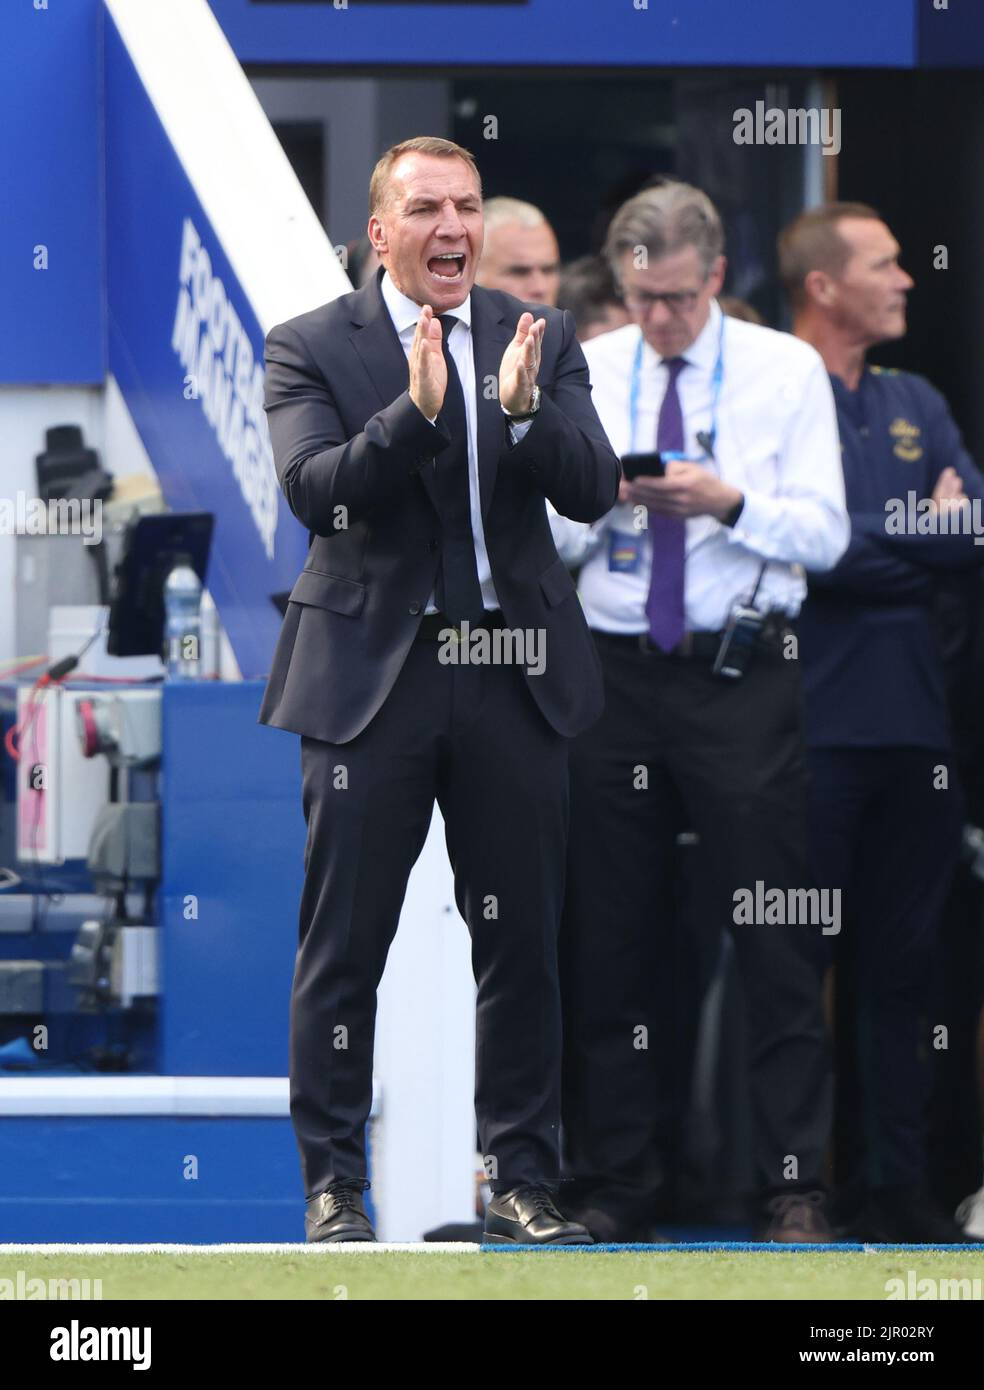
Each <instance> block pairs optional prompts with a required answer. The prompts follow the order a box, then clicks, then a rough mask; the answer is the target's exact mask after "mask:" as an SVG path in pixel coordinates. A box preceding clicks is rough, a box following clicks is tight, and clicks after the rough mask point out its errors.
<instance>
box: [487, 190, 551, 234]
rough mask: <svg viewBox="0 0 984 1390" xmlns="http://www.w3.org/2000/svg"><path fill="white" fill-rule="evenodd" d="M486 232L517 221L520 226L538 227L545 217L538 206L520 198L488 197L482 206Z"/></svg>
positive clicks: (544, 220)
mask: <svg viewBox="0 0 984 1390" xmlns="http://www.w3.org/2000/svg"><path fill="white" fill-rule="evenodd" d="M482 214H483V216H484V218H485V230H486V232H491V231H494V230H495V228H496V227H503V226H505V225H506V223H507V222H518V223H519V225H520V226H521V227H540V226H542V225H543V223H545V222H546V220H547V219H546V218H545V217H544V215H543V213H542V212H541V211H540V209H539V208H538V207H534V206H533V204H532V203H524V202H523V201H522V199H521V198H488V199H486V202H485V205H484V207H483V208H482Z"/></svg>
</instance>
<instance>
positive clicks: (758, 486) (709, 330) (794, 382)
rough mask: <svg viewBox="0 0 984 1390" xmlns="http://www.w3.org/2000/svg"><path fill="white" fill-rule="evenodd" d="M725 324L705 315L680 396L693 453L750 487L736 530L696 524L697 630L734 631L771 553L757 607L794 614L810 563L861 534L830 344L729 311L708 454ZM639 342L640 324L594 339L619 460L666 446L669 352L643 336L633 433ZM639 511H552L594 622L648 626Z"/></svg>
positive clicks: (594, 379)
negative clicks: (829, 366) (847, 484)
mask: <svg viewBox="0 0 984 1390" xmlns="http://www.w3.org/2000/svg"><path fill="white" fill-rule="evenodd" d="M721 324H722V314H721V310H720V308H719V306H718V304H717V302H716V301H715V302H714V303H713V304H712V305H711V312H710V316H709V318H708V321H707V324H706V325H705V326H704V328H703V330H702V331H701V333H700V334H699V335H698V337H697V338H696V339H695V340H694V342H693V343H691V345H690V347H689V348H687V349H686V351H685V352H684V353H683V354H682V356H683V357H684V358H685V359H686V361H687V366H686V367H684V368H683V370H682V371H681V372H680V373H679V376H678V377H677V391H678V392H679V396H680V406H681V410H682V413H683V421H684V436H685V437H684V448H685V452H686V454H687V457H688V458H691V459H693V460H695V461H697V462H704V463H705V466H706V467H708V468H711V469H714V470H715V471H716V472H717V473H718V475H719V476H720V477H721V478H723V479H724V481H725V482H728V483H731V484H733V486H735V487H736V488H739V489H740V490H741V492H742V493H743V494H744V497H745V505H744V507H743V508H742V512H741V515H740V517H739V518H738V522H737V524H736V525H735V526H734V527H733V528H732V527H728V526H725V525H724V524H723V523H722V522H719V521H716V520H715V519H714V518H713V517H709V516H699V517H690V518H688V520H687V523H686V555H687V558H686V570H685V583H684V612H685V620H686V625H687V628H688V629H689V630H692V631H718V630H719V629H721V628H723V627H724V626H725V623H726V621H727V618H728V613H729V612H730V610H731V607H732V605H733V604H734V603H735V602H736V600H739V599H744V600H747V599H749V598H750V596H751V594H752V590H753V589H754V587H755V581H756V579H757V578H758V574H759V570H760V568H761V565H762V561H763V560H768V561H769V562H770V563H769V566H768V569H767V570H766V572H765V577H764V578H763V580H762V583H761V585H760V587H759V591H758V595H757V598H756V607H758V608H760V609H768V608H777V609H782V610H783V611H785V612H786V613H788V614H789V615H790V616H791V617H794V616H795V615H796V614H797V613H798V612H799V609H800V605H801V603H802V601H803V599H804V597H805V595H806V580H805V577H804V574H803V568H804V567H805V568H806V569H816V570H824V569H830V568H831V567H832V566H833V565H835V564H836V563H837V561H838V559H839V558H840V556H841V555H842V554H843V553H844V551H845V549H846V548H847V543H848V540H849V539H850V522H849V520H848V515H847V510H846V507H845V502H844V476H843V473H842V470H841V462H840V456H841V455H840V440H839V436H838V430H837V411H836V407H835V405H834V398H833V392H832V390H831V387H830V380H829V378H828V376H827V370H826V368H825V367H824V364H823V360H822V359H821V357H820V355H819V353H817V352H816V351H815V350H814V349H813V348H812V347H810V346H809V345H808V344H807V343H804V342H801V341H800V340H799V339H798V338H794V337H792V336H791V335H790V334H788V333H777V332H775V331H774V330H773V329H771V328H762V327H760V326H759V325H757V324H751V323H745V322H744V321H743V320H740V319H732V318H728V319H727V320H725V324H724V340H723V376H722V380H721V392H720V397H719V401H718V408H717V422H716V423H717V437H716V439H715V441H714V454H715V458H714V459H713V460H712V459H704V450H703V449H702V448H701V446H700V445H699V444H698V442H697V435H698V433H701V432H708V433H709V432H710V430H711V423H712V421H711V417H712V401H713V377H714V368H715V364H716V362H717V357H718V345H719V340H720V333H721ZM640 338H641V329H640V328H639V327H638V326H637V325H635V324H629V325H628V326H627V327H625V328H618V329H616V330H615V331H614V332H612V333H603V334H601V335H600V336H599V337H597V338H592V339H591V340H590V341H589V342H586V343H584V344H583V348H584V355H585V357H586V358H587V362H588V368H589V370H590V373H591V386H592V400H593V401H594V405H595V409H596V410H597V412H598V415H599V416H600V418H601V423H602V425H603V426H604V428H605V432H606V433H607V435H608V438H609V440H610V441H611V445H612V448H613V449H614V450H615V452H616V453H617V454H618V455H619V456H620V457H621V456H622V455H623V454H627V453H630V452H634V453H645V452H648V451H651V450H654V449H655V448H656V433H657V423H658V420H659V411H660V406H661V404H662V401H663V396H664V394H665V392H666V385H667V379H668V376H669V373H668V370H667V368H666V367H665V366H664V365H663V359H662V358H661V357H660V356H659V355H658V354H657V353H656V352H654V351H653V350H652V348H650V347H649V345H648V343H643V350H642V363H641V371H640V375H639V399H638V410H637V418H636V428H635V439H634V441H633V440H632V439H631V433H632V431H631V422H630V418H629V417H630V411H629V404H630V391H631V383H632V364H633V360H634V358H635V355H636V353H637V351H638V348H639V342H640ZM636 515H637V513H636V511H635V509H634V507H633V505H632V504H631V503H625V502H623V503H616V505H615V506H614V507H613V508H612V510H611V511H610V512H609V513H608V514H607V515H606V516H604V517H602V518H601V520H600V521H596V522H594V523H591V524H588V523H586V522H576V521H570V520H569V519H567V518H566V517H560V516H558V515H557V513H556V512H555V511H554V510H553V508H550V525H551V529H552V530H553V534H554V541H555V543H556V545H557V549H558V550H559V552H560V554H561V555H562V556H563V557H564V559H565V560H566V561H567V563H568V564H569V565H572V566H574V565H577V564H582V565H583V568H582V569H581V574H580V579H579V585H578V590H579V593H580V596H581V602H582V604H583V606H584V612H585V616H586V618H587V620H588V624H589V626H590V627H594V628H599V629H600V630H602V631H605V632H622V633H635V632H645V631H646V630H647V629H648V622H647V620H646V599H647V596H648V593H649V578H650V572H651V569H652V543H651V540H650V537H649V534H648V532H647V530H646V529H645V527H644V526H643V528H642V529H641V530H640V529H637V526H636ZM642 515H643V517H644V516H645V513H643V514H642ZM613 564H614V565H615V566H616V568H612V565H613Z"/></svg>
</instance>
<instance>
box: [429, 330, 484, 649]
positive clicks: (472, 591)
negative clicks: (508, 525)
mask: <svg viewBox="0 0 984 1390" xmlns="http://www.w3.org/2000/svg"><path fill="white" fill-rule="evenodd" d="M439 322H440V325H441V334H442V338H441V349H442V351H443V353H444V360H445V362H446V363H447V368H448V389H447V391H446V392H445V393H444V405H443V407H442V408H441V414H440V419H442V420H443V421H444V424H445V425H446V426H447V429H448V433H449V434H450V435H451V443H450V444H449V445H448V447H447V448H446V449H442V450H441V452H440V453H439V454H438V455H437V456H436V467H435V481H436V485H437V494H438V499H439V511H440V515H441V529H442V533H443V534H442V543H441V568H440V570H439V571H438V575H437V584H436V586H435V598H436V600H437V606H438V607H439V608H440V610H441V612H442V613H445V614H447V616H448V617H449V618H450V619H452V621H453V622H454V623H456V624H458V623H461V622H463V621H464V620H465V619H467V620H468V621H469V622H470V623H480V622H481V621H482V619H483V617H484V615H485V606H484V604H483V603H482V587H481V585H480V584H479V582H478V566H477V564H476V563H475V537H474V535H473V534H472V526H471V495H470V492H469V488H468V421H467V417H466V416H465V396H464V392H463V391H462V389H461V378H460V377H459V376H458V369H457V367H455V365H454V358H453V357H452V356H451V352H450V350H449V348H448V339H449V338H450V337H451V330H452V328H453V327H454V326H455V324H456V323H457V322H458V320H457V319H456V318H455V317H454V315H453V314H442V315H441V316H440V319H439Z"/></svg>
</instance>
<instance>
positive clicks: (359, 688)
mask: <svg viewBox="0 0 984 1390" xmlns="http://www.w3.org/2000/svg"><path fill="white" fill-rule="evenodd" d="M381 278H382V273H381V272H380V274H379V275H378V276H377V277H376V279H375V280H373V281H371V282H370V283H369V284H368V285H366V286H365V287H364V288H363V289H361V290H359V291H357V292H355V293H353V294H346V295H342V296H341V297H340V298H339V299H335V300H333V301H332V302H331V303H329V304H323V305H321V307H320V308H317V309H313V310H311V311H310V312H309V313H306V314H301V315H300V316H299V317H297V318H295V319H291V320H290V321H289V322H288V323H283V324H278V325H277V326H276V327H275V328H272V329H271V330H270V332H269V334H268V335H267V339H266V354H265V358H266V402H265V409H266V412H267V419H268V421H269V426H270V436H271V440H272V443H273V455H274V460H275V463H276V468H277V476H278V478H279V480H280V485H281V487H282V488H283V491H284V495H285V497H286V498H287V502H288V504H289V506H290V509H291V511H292V512H293V513H294V515H295V516H296V517H297V518H298V520H299V521H301V522H302V523H303V524H304V525H305V526H306V527H307V528H308V531H309V532H310V533H311V548H310V551H309V554H308V559H307V562H306V564H305V566H304V569H303V570H302V572H301V574H300V575H299V576H298V579H297V582H296V583H295V585H294V587H293V589H292V591H291V595H290V602H289V603H288V605H287V613H286V616H285V617H284V621H283V627H282V628H281V631H280V636H279V638H278V641H277V646H276V650H275V652H274V657H273V665H272V668H271V671H270V677H269V681H268V683H267V687H266V690H265V692H264V696H263V702H262V705H261V708H260V714H259V722H260V723H262V724H270V725H273V726H274V727H276V728H279V729H290V730H292V731H293V732H294V733H299V734H305V735H308V736H309V737H311V738H318V739H324V740H326V741H328V742H331V743H347V742H348V741H349V740H350V739H353V738H355V737H356V735H357V734H359V733H360V732H361V731H362V730H363V729H364V728H365V727H366V725H367V724H368V723H369V721H370V720H371V719H372V717H373V716H374V715H375V714H376V712H377V711H378V710H379V708H380V706H381V705H382V703H383V701H384V700H385V699H386V696H387V695H388V694H389V691H390V690H391V688H392V686H393V683H394V681H395V680H396V678H397V676H398V675H399V672H400V669H401V667H402V666H403V662H404V660H405V659H406V655H407V652H408V651H409V649H410V645H411V643H412V642H413V640H414V636H415V634H416V631H417V628H418V626H419V623H420V618H421V615H422V614H423V612H424V610H425V608H426V606H427V600H428V598H429V597H430V594H431V591H432V590H433V587H434V582H435V578H436V575H437V567H438V563H439V560H440V538H441V523H440V518H439V515H438V512H437V509H436V506H435V502H434V491H433V489H434V483H433V466H434V465H433V460H434V458H435V456H436V455H437V454H439V453H440V451H441V450H442V449H444V448H446V447H447V445H448V443H449V442H450V437H449V435H448V433H447V431H446V429H445V428H444V426H443V421H439V422H438V423H437V424H436V425H431V424H430V423H429V422H428V421H427V420H426V419H425V418H424V416H423V415H421V413H420V411H419V410H418V409H417V407H416V406H415V405H414V404H413V402H412V401H411V400H410V396H409V392H408V382H409V371H408V366H407V360H406V356H405V354H404V351H403V348H402V347H401V345H400V340H399V338H398V337H397V333H396V330H395V328H394V327H393V323H392V320H391V319H390V316H389V313H388V312H387V309H386V306H385V304H384V302H383V298H382V294H381V292H380V289H379V280H380V279H381ZM526 309H531V310H534V311H535V313H536V314H537V316H539V317H545V318H546V320H547V327H546V332H545V333H544V337H543V351H542V357H541V366H540V373H539V378H538V380H539V383H540V387H541V390H542V405H541V408H540V411H539V414H538V415H537V416H536V418H535V419H534V421H533V423H532V425H531V426H530V429H529V430H528V432H527V434H526V437H525V438H524V439H523V440H521V441H520V443H519V444H517V445H515V446H514V445H512V443H511V441H510V439H509V435H508V433H507V427H506V423H505V418H504V416H503V414H502V409H501V407H500V405H499V402H498V400H497V399H495V398H494V397H493V398H492V399H486V395H487V394H491V393H489V392H487V391H486V383H487V382H488V381H491V382H493V383H496V382H497V381H498V375H499V363H500V361H501V359H502V354H503V352H504V351H505V347H506V344H507V343H508V342H509V341H510V339H511V338H512V336H513V334H514V333H515V330H516V323H517V322H518V320H519V317H520V315H521V314H522V313H523V311H524V310H526ZM472 335H473V346H474V352H475V380H476V384H477V398H478V460H479V477H480V492H481V503H482V518H483V525H484V530H485V539H486V544H487V547H488V553H489V560H490V563H491V567H492V578H493V582H494V584H495V589H496V593H497V595H498V597H499V602H500V604H501V606H502V611H503V614H504V616H505V620H506V622H507V624H508V625H509V626H510V627H517V628H534V629H544V630H545V639H541V640H544V641H545V648H544V650H545V669H544V671H543V673H542V674H541V675H527V676H526V680H527V683H528V685H529V688H530V691H531V692H532V694H533V698H534V699H535V701H536V703H537V705H538V706H539V708H540V710H541V711H542V713H543V715H544V716H545V718H546V719H547V720H548V721H549V723H550V724H551V725H552V727H553V728H554V729H555V730H556V731H557V732H558V733H561V734H564V735H568V736H570V735H573V734H576V733H579V732H580V731H581V730H582V729H584V728H586V727H587V726H588V725H589V724H592V723H593V722H594V721H595V720H596V719H597V718H598V715H599V714H600V713H601V709H602V703H603V698H602V682H601V671H600V666H599V662H598V658H597V655H596V652H595V649H594V645H593V642H592V639H591V635H590V633H589V631H588V628H587V625H586V624H585V621H584V616H583V613H582V611H581V605H580V602H579V601H578V598H577V593H576V589H575V585H574V581H573V580H572V578H571V576H570V574H569V572H568V570H567V568H566V566H565V565H564V562H563V561H562V560H561V559H559V557H558V555H557V550H556V548H555V546H554V543H553V539H552V537H551V534H550V527H549V524H548V521H547V510H546V503H545V500H544V499H545V498H548V497H549V499H550V501H551V502H552V503H553V505H554V506H555V507H556V509H557V511H558V512H560V513H561V514H562V515H564V516H568V517H571V518H573V519H575V520H579V521H594V520H596V519H597V518H598V517H600V516H603V515H604V514H605V512H607V511H608V510H609V509H610V508H611V507H612V505H613V504H614V502H615V497H616V493H617V491H618V483H619V476H620V471H619V464H618V460H617V459H616V457H615V455H614V454H613V452H612V449H611V446H610V445H609V443H608V440H607V438H606V436H605V432H604V430H603V429H602V427H601V424H600V422H599V420H598V416H597V415H596V413H595V409H594V406H593V405H592V404H591V394H590V393H591V388H590V386H589V383H588V369H587V365H586V363H585V360H584V355H583V354H582V352H581V349H580V347H579V345H578V343H577V340H576V338H575V335H574V321H573V319H572V318H571V315H570V314H569V313H566V312H561V311H560V310H557V309H546V308H543V307H542V306H533V305H527V304H523V303H522V302H521V301H520V300H518V299H514V298H513V296H512V295H508V294H504V293H502V292H500V291H497V290H483V289H479V288H477V287H476V288H475V289H473V290H472ZM524 674H525V671H524Z"/></svg>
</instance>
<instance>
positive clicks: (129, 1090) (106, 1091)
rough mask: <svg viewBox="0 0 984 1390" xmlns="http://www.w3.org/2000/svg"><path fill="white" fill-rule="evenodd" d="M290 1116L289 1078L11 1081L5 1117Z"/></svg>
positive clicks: (0, 1104) (1, 1083) (5, 1082)
mask: <svg viewBox="0 0 984 1390" xmlns="http://www.w3.org/2000/svg"><path fill="white" fill-rule="evenodd" d="M289 1114H290V1095H289V1083H288V1080H287V1077H286V1076H31V1075H28V1076H14V1077H11V1076H6V1077H2V1078H0V1115H7V1116H9V1115H38V1116H41V1115H49V1116H57V1115H260V1116H277V1117H280V1116H288V1115H289Z"/></svg>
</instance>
